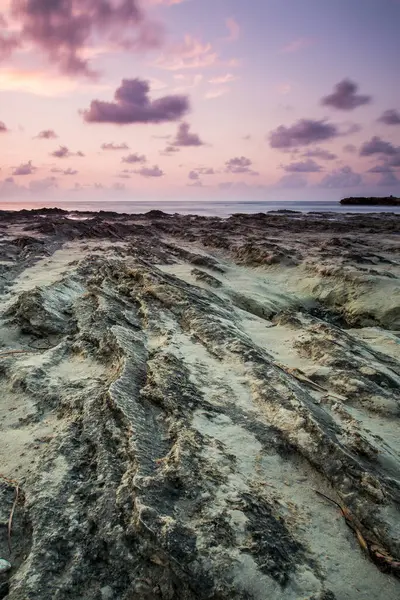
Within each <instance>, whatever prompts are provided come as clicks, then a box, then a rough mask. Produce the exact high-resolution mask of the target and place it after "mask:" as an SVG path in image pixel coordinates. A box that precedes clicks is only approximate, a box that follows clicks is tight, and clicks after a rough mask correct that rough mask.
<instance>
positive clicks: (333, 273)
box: [0, 211, 400, 600]
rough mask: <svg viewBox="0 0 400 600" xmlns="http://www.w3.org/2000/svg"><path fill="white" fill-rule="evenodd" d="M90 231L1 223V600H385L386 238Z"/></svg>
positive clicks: (147, 219)
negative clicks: (377, 599) (301, 599)
mask: <svg viewBox="0 0 400 600" xmlns="http://www.w3.org/2000/svg"><path fill="white" fill-rule="evenodd" d="M88 217H89V218H88V220H85V221H77V220H71V219H69V218H68V216H65V215H61V214H59V213H58V212H54V211H53V212H50V213H48V214H46V215H45V216H43V215H37V214H29V215H27V214H26V213H23V214H20V215H18V214H12V215H8V214H3V221H2V227H3V237H2V240H1V248H2V265H1V268H2V272H1V274H2V278H1V281H2V287H1V289H2V298H1V307H0V308H1V319H2V348H1V349H0V370H1V379H0V384H1V386H2V390H1V392H2V394H1V398H2V401H1V403H0V428H1V440H2V443H1V446H0V473H1V474H2V477H1V478H0V557H1V558H2V559H3V560H4V561H9V563H10V564H11V566H12V568H11V569H9V568H7V569H3V570H2V572H0V598H9V599H10V600H26V599H38V598H40V599H41V600H47V599H48V600H50V599H57V600H61V599H67V598H74V599H82V600H83V599H85V600H91V599H93V600H94V599H96V600H97V599H99V600H100V599H102V598H103V599H111V598H115V599H121V600H142V599H149V600H150V599H151V600H153V599H154V600H158V599H171V600H172V599H178V600H194V599H202V600H203V599H204V600H225V599H226V600H228V599H229V600H236V599H238V600H239V599H241V600H242V599H243V600H244V599H247V598H251V599H256V600H265V599H267V598H277V599H278V598H279V599H284V600H298V599H300V598H312V599H314V600H333V599H335V598H336V599H337V600H345V599H356V598H357V599H359V598H362V599H367V598H368V599H370V598H377V597H385V598H388V599H390V600H392V599H393V600H394V599H397V598H398V597H399V594H400V581H399V578H398V577H399V574H400V564H399V562H398V559H399V557H400V543H399V523H400V518H399V516H400V515H399V506H400V463H399V459H400V444H399V440H400V436H399V389H400V361H399V357H400V350H399V337H398V334H399V331H400V292H399V289H400V286H399V274H400V271H399V244H398V233H397V232H398V231H399V218H398V217H395V216H390V215H381V216H376V215H373V216H369V215H366V216H363V217H357V218H356V217H354V216H343V215H342V216H339V217H337V216H336V217H335V216H334V215H333V216H332V215H330V216H328V219H326V218H324V217H323V216H321V215H318V214H316V215H311V216H309V217H307V218H305V217H302V216H301V215H300V216H299V215H298V214H293V215H277V214H273V215H272V214H271V215H255V216H249V215H236V216H234V217H232V218H230V219H227V220H220V219H211V218H204V217H182V216H178V215H176V216H173V217H168V216H166V215H164V214H162V213H159V212H158V211H156V212H152V213H151V214H148V215H144V216H133V217H130V218H128V217H125V218H124V219H121V218H120V216H113V215H111V216H110V215H109V214H106V215H103V216H98V215H97V216H95V217H94V218H93V215H88ZM317 492H318V493H317ZM321 494H322V495H321ZM334 502H336V503H338V504H339V505H340V506H341V507H342V512H341V510H340V509H339V508H338V506H337V505H336V504H334ZM10 515H12V519H11V535H10V536H8V528H9V524H10ZM9 543H10V545H11V555H10V554H9V548H8V545H9ZM2 564H3V563H2ZM4 564H5V563H4Z"/></svg>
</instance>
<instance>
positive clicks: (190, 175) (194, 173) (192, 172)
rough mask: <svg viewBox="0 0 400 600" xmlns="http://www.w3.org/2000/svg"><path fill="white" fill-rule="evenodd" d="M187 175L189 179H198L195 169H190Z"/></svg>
mask: <svg viewBox="0 0 400 600" xmlns="http://www.w3.org/2000/svg"><path fill="white" fill-rule="evenodd" d="M188 177H189V179H193V180H198V179H200V175H199V174H198V173H197V172H196V171H190V173H189V175H188Z"/></svg>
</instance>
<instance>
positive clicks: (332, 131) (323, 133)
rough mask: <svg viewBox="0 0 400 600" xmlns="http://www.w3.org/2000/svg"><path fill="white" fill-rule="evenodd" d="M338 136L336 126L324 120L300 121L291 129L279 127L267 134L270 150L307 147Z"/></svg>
mask: <svg viewBox="0 0 400 600" xmlns="http://www.w3.org/2000/svg"><path fill="white" fill-rule="evenodd" d="M338 135H339V130H338V128H337V126H336V125H333V124H331V123H327V122H326V121H325V120H320V121H313V120H311V119H301V120H300V121H297V123H295V124H294V125H292V126H291V127H285V126H284V125H280V126H279V127H278V128H277V129H275V130H273V131H271V133H270V134H269V143H270V146H271V148H278V149H283V150H285V149H287V148H296V147H297V146H308V145H309V144H314V143H316V142H323V141H326V140H331V139H333V138H335V137H337V136H338Z"/></svg>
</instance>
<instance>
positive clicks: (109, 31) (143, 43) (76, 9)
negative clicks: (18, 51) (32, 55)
mask: <svg viewBox="0 0 400 600" xmlns="http://www.w3.org/2000/svg"><path fill="white" fill-rule="evenodd" d="M11 16H12V18H13V20H14V21H15V23H16V24H17V26H18V28H19V32H18V34H17V40H18V41H19V42H20V43H25V44H33V45H34V46H36V47H37V48H39V49H40V50H41V51H42V52H43V53H44V54H45V55H46V56H47V58H48V59H49V61H50V62H53V63H55V64H56V65H57V66H58V68H59V69H60V70H61V71H62V72H64V73H68V74H79V75H85V76H89V77H93V76H94V75H95V74H96V73H95V72H94V71H93V70H92V68H91V66H90V64H89V60H88V58H87V57H86V56H85V54H86V50H87V48H88V47H89V48H90V47H91V45H92V43H94V42H96V43H99V40H104V39H106V40H112V42H113V43H114V44H116V43H117V40H118V44H119V45H120V46H121V47H125V48H129V49H131V50H144V49H148V48H154V47H157V46H159V44H160V42H161V39H162V29H161V27H160V26H159V25H157V24H156V23H154V22H152V21H150V20H149V19H148V18H147V16H146V14H145V13H144V12H143V10H142V9H141V6H140V4H139V2H138V0H124V1H123V2H118V3H115V2H113V0H102V1H101V2H100V1H99V0H65V1H64V2H59V1H57V2H55V1H52V2H49V0H34V1H32V0H29V1H26V0H25V1H22V2H21V1H20V2H13V3H12V5H11Z"/></svg>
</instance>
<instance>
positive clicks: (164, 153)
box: [160, 146, 180, 156]
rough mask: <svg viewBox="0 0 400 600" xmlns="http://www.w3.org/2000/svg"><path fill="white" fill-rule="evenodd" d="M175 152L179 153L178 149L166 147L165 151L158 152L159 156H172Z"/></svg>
mask: <svg viewBox="0 0 400 600" xmlns="http://www.w3.org/2000/svg"><path fill="white" fill-rule="evenodd" d="M176 152H180V150H179V148H176V146H167V147H166V148H165V150H161V151H160V154H161V155H162V156H172V155H173V154H175V153H176Z"/></svg>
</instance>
